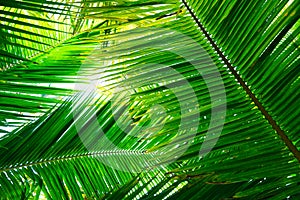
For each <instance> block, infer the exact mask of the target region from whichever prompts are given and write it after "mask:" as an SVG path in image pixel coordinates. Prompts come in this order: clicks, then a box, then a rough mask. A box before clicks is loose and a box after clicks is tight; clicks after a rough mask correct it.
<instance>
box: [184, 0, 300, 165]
mask: <svg viewBox="0 0 300 200" xmlns="http://www.w3.org/2000/svg"><path fill="white" fill-rule="evenodd" d="M182 2H183V4H184V5H185V7H186V8H187V10H188V11H189V13H190V14H191V16H192V17H193V19H194V20H195V22H196V23H197V25H198V26H199V28H200V30H201V31H202V33H203V34H204V35H205V37H206V38H207V40H208V41H209V42H210V44H211V45H212V46H213V48H214V49H215V51H216V52H217V53H218V54H219V56H220V57H221V58H222V60H223V61H224V63H225V64H226V66H227V67H228V69H229V70H230V71H231V73H232V74H233V75H234V77H235V78H236V79H237V81H238V83H239V84H240V85H241V86H242V87H243V89H244V90H245V91H246V93H247V94H248V95H249V96H250V98H251V99H252V101H253V102H254V103H255V105H256V106H257V107H258V109H259V110H260V111H261V112H262V114H263V115H264V116H265V118H266V119H267V120H268V122H269V123H270V124H271V125H272V128H273V129H274V130H275V131H276V132H277V134H278V135H279V136H280V138H281V139H282V140H283V142H284V143H285V145H286V146H287V147H288V148H289V150H290V151H291V152H292V153H293V154H294V156H295V158H296V159H297V160H298V162H299V163H300V152H299V151H298V149H297V147H295V145H294V144H293V143H292V142H291V140H290V139H289V138H288V136H287V135H286V134H285V133H284V131H283V130H282V129H281V128H280V126H279V125H278V124H277V123H276V121H275V120H274V119H273V118H272V116H271V115H270V114H269V113H268V111H267V110H266V109H265V108H264V106H263V105H262V104H261V103H260V102H259V100H258V99H257V98H256V97H255V95H254V94H253V93H252V92H251V90H250V89H249V87H248V86H247V85H246V83H245V82H244V81H243V79H242V78H241V77H240V75H239V74H238V72H237V71H236V70H235V69H234V67H233V66H232V65H231V63H230V62H229V60H228V59H227V58H226V57H225V56H224V54H223V52H222V51H221V50H220V48H219V47H218V46H217V45H216V43H215V42H214V41H213V39H212V38H211V37H210V36H209V34H208V32H207V31H206V30H205V28H204V26H203V25H202V24H201V23H200V21H199V20H198V18H197V17H196V16H195V14H194V13H193V11H192V10H191V9H190V7H189V6H188V4H187V2H186V1H185V0H182Z"/></svg>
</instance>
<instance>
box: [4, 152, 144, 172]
mask: <svg viewBox="0 0 300 200" xmlns="http://www.w3.org/2000/svg"><path fill="white" fill-rule="evenodd" d="M107 154H109V155H122V154H123V155H124V154H125V155H128V154H134V155H137V154H140V155H144V154H150V153H147V152H146V151H136V150H135V151H134V150H127V151H119V150H112V151H108V152H107V151H100V152H99V151H94V152H86V153H82V154H76V155H68V156H64V157H55V158H49V159H45V160H42V161H36V162H31V163H29V164H20V165H16V166H13V167H7V168H3V169H0V173H2V172H6V171H11V170H15V169H19V168H23V167H31V166H35V165H42V164H46V163H48V164H49V163H54V162H57V161H63V160H69V159H79V158H84V157H89V156H104V155H107Z"/></svg>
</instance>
